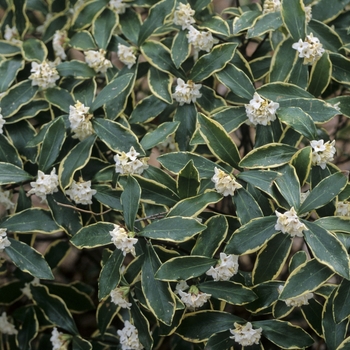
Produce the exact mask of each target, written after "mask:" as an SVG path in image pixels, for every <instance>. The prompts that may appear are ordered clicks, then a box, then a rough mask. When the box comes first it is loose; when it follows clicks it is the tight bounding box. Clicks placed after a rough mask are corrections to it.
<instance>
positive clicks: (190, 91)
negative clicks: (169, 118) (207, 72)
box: [172, 78, 202, 106]
mask: <svg viewBox="0 0 350 350" xmlns="http://www.w3.org/2000/svg"><path fill="white" fill-rule="evenodd" d="M176 82H177V85H176V88H175V92H174V93H173V95H172V96H173V98H175V100H176V101H177V102H179V103H180V106H182V105H184V104H185V103H187V104H190V103H191V102H193V103H194V102H196V99H197V98H200V97H201V96H202V94H201V93H200V92H199V89H200V88H201V87H202V84H195V83H194V82H193V81H192V80H187V83H185V82H184V81H183V80H182V79H181V78H177V81H176Z"/></svg>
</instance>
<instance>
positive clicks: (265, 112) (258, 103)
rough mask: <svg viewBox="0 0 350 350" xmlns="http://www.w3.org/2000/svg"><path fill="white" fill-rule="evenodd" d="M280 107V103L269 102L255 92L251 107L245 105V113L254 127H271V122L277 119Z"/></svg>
mask: <svg viewBox="0 0 350 350" xmlns="http://www.w3.org/2000/svg"><path fill="white" fill-rule="evenodd" d="M279 106H280V105H279V103H277V102H272V101H270V102H268V100H265V99H264V98H262V97H261V96H260V95H259V94H258V93H257V92H255V93H254V95H253V99H252V100H250V101H249V105H248V104H246V105H245V111H246V113H247V117H248V118H249V121H250V122H251V123H252V124H253V125H257V124H260V125H269V124H270V122H272V121H274V120H275V119H276V111H277V109H278V108H279Z"/></svg>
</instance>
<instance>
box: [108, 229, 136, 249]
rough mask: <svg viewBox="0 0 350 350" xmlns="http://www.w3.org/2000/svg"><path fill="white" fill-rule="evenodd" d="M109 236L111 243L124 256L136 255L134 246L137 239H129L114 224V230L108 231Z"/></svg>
mask: <svg viewBox="0 0 350 350" xmlns="http://www.w3.org/2000/svg"><path fill="white" fill-rule="evenodd" d="M109 234H110V235H111V236H112V238H111V241H112V242H113V243H114V245H115V246H116V247H117V248H118V249H120V250H121V251H122V252H123V255H124V256H125V255H126V254H127V253H131V254H132V255H134V256H135V255H136V252H135V247H134V245H135V244H136V243H137V238H134V237H130V235H129V234H128V232H127V231H126V230H125V229H124V228H123V227H121V226H119V225H116V224H114V229H113V231H109Z"/></svg>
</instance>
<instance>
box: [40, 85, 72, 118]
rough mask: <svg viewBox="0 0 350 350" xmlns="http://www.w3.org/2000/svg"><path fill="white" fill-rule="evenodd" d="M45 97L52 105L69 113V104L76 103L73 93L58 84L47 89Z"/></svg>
mask: <svg viewBox="0 0 350 350" xmlns="http://www.w3.org/2000/svg"><path fill="white" fill-rule="evenodd" d="M45 97H46V99H47V100H48V102H50V103H51V104H52V105H54V106H56V107H58V108H60V109H61V110H62V111H64V112H66V113H69V106H71V105H74V100H73V98H72V95H71V94H70V93H69V92H68V91H67V90H65V89H61V88H60V87H58V86H56V87H54V88H49V89H46V90H45Z"/></svg>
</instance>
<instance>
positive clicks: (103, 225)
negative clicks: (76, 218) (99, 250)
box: [71, 222, 114, 248]
mask: <svg viewBox="0 0 350 350" xmlns="http://www.w3.org/2000/svg"><path fill="white" fill-rule="evenodd" d="M113 228H114V226H113V224H111V223H109V222H98V223H96V224H92V225H89V226H85V227H83V228H82V229H81V230H80V231H78V232H77V234H76V235H75V236H74V237H73V238H72V239H71V243H72V244H74V245H75V246H76V247H77V248H94V247H100V246H103V245H107V244H111V243H112V241H111V235H110V233H109V232H110V231H112V230H113Z"/></svg>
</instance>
